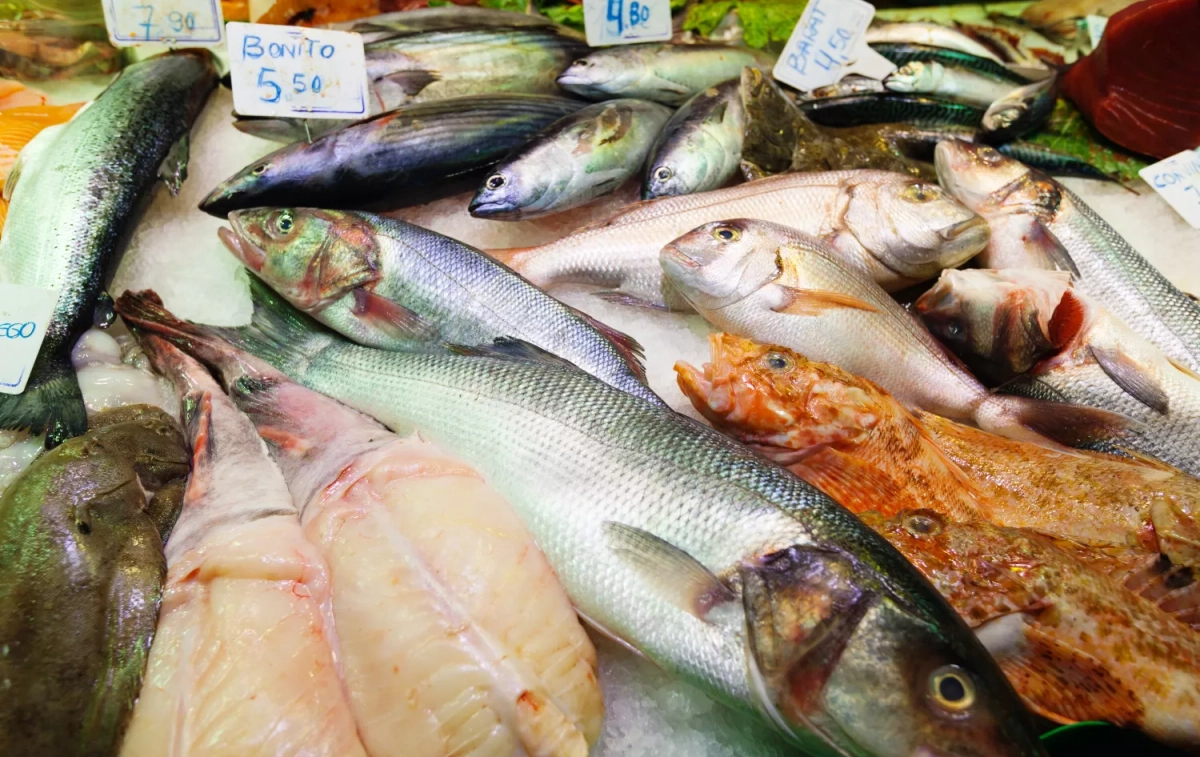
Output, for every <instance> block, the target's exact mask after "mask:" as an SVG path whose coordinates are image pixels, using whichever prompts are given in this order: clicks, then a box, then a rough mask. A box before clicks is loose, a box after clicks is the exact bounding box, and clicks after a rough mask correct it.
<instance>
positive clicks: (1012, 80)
mask: <svg viewBox="0 0 1200 757" xmlns="http://www.w3.org/2000/svg"><path fill="white" fill-rule="evenodd" d="M1023 81H1024V80H1023V79H1021V77H1019V76H1016V75H1015V74H1013V75H1010V76H1008V77H1004V78H1001V77H996V76H991V75H989V74H984V73H982V72H979V71H975V70H972V69H969V68H961V67H958V66H952V65H947V64H944V63H941V62H939V61H935V60H931V61H919V60H917V61H911V62H909V63H905V64H904V65H903V66H901V67H900V68H898V69H897V70H895V71H893V72H892V73H890V74H888V76H887V78H886V79H884V80H883V86H884V87H886V88H887V89H888V90H889V91H892V92H906V93H907V92H911V93H917V94H923V95H932V96H936V97H938V98H941V99H946V100H952V101H954V102H961V103H964V104H966V105H974V106H975V107H978V108H987V107H988V106H990V105H991V104H992V103H994V102H995V101H997V100H1000V99H1002V98H1005V97H1007V96H1008V95H1010V94H1011V93H1012V91H1013V89H1016V88H1018V87H1019V86H1020V85H1021V83H1023Z"/></svg>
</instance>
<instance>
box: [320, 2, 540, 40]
mask: <svg viewBox="0 0 1200 757" xmlns="http://www.w3.org/2000/svg"><path fill="white" fill-rule="evenodd" d="M523 26H555V24H554V22H553V21H551V20H550V19H548V18H546V17H545V16H543V15H541V14H538V13H516V12H513V11H505V10H499V9H496V8H485V7H482V6H477V5H457V4H454V5H449V6H430V7H427V8H412V9H409V10H403V11H394V12H391V13H380V14H377V15H374V16H364V17H362V18H357V19H353V20H350V21H341V22H336V23H331V24H329V28H330V29H338V30H340V31H346V32H354V33H356V34H361V35H362V37H363V42H364V43H370V42H376V41H378V40H379V39H382V38H384V37H396V36H402V35H406V34H409V35H412V34H420V33H422V32H432V31H445V30H448V29H472V28H477V27H523Z"/></svg>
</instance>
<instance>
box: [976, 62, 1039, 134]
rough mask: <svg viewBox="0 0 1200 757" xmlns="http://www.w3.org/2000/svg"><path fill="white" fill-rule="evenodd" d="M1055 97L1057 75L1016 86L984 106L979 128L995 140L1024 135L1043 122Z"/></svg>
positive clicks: (1035, 129) (1034, 129)
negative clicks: (984, 109) (985, 108)
mask: <svg viewBox="0 0 1200 757" xmlns="http://www.w3.org/2000/svg"><path fill="white" fill-rule="evenodd" d="M1057 101H1058V77H1057V76H1051V77H1049V78H1047V79H1045V80H1043V81H1038V82H1034V83H1032V84H1026V85H1025V86H1023V87H1018V88H1017V89H1015V90H1013V91H1012V92H1010V93H1008V94H1007V95H1004V96H1003V97H999V98H997V99H996V101H995V102H993V103H992V104H991V105H988V106H987V111H985V112H984V114H983V120H982V121H981V122H980V125H981V128H982V131H983V133H984V134H985V135H987V136H988V137H989V138H991V139H992V140H997V141H1003V140H1010V139H1015V138H1017V137H1023V136H1025V135H1026V134H1029V133H1031V132H1034V131H1037V130H1038V129H1040V128H1042V126H1044V125H1045V124H1046V121H1047V120H1048V119H1049V118H1050V114H1051V113H1053V112H1054V104H1055V103H1056V102H1057Z"/></svg>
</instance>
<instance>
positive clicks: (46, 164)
mask: <svg viewBox="0 0 1200 757" xmlns="http://www.w3.org/2000/svg"><path fill="white" fill-rule="evenodd" d="M216 84H217V74H216V70H215V69H214V68H213V63H212V56H210V55H209V54H208V52H206V51H204V50H185V51H181V52H176V53H166V54H164V55H159V56H156V57H153V58H150V59H147V60H144V61H142V62H140V63H135V64H134V65H132V66H130V67H128V68H126V69H125V70H124V71H123V72H122V73H121V75H120V76H118V77H117V79H116V81H114V82H113V83H112V84H111V85H109V87H108V89H106V90H104V92H102V93H101V94H100V96H99V97H98V98H97V99H96V101H95V102H94V103H93V104H92V105H91V106H89V107H88V108H86V109H85V110H83V111H81V112H80V113H79V114H78V115H77V116H75V118H73V119H72V120H71V121H69V122H68V123H66V124H63V125H62V126H60V127H54V131H53V132H51V130H50V129H47V130H46V131H45V132H43V133H42V134H41V135H39V137H38V139H37V140H36V142H35V144H36V145H37V147H36V149H35V150H34V151H32V152H31V153H29V152H27V153H26V154H25V155H24V156H23V157H22V158H21V160H20V161H19V164H18V165H17V166H16V167H15V168H14V169H13V173H12V174H11V175H10V176H9V177H8V181H7V182H6V183H5V186H4V196H5V197H8V198H11V203H12V204H11V205H10V206H9V211H8V221H7V222H6V223H5V226H4V236H3V237H2V238H0V282H4V283H9V284H22V285H25V286H30V287H38V288H41V289H50V290H54V291H56V292H58V304H57V305H55V308H54V313H53V316H52V317H51V320H50V323H49V326H48V328H47V329H46V338H45V341H43V342H42V347H41V351H40V352H39V353H38V358H37V361H36V362H35V363H34V365H33V369H32V373H31V374H30V376H29V383H28V384H27V385H26V387H25V391H24V393H22V394H18V395H12V394H0V428H4V429H25V428H31V429H33V430H34V431H36V432H39V433H40V432H41V431H43V430H44V431H45V432H46V443H47V445H49V446H54V445H55V444H58V443H59V442H62V441H63V440H64V439H68V438H70V437H72V436H76V435H78V434H81V433H83V432H84V430H85V429H86V428H87V417H86V415H85V412H84V407H83V397H82V396H81V395H80V392H79V384H78V382H77V381H76V380H75V373H74V371H73V370H72V369H71V355H70V353H71V348H72V347H73V346H74V344H75V340H77V339H78V338H79V337H80V336H81V335H82V334H83V332H84V331H86V330H87V329H88V327H89V326H91V325H92V317H93V312H94V310H95V306H96V298H97V296H99V294H100V290H101V288H102V286H103V284H104V276H105V274H106V272H107V266H108V263H109V261H110V259H111V258H112V256H113V255H114V253H116V252H117V250H118V249H119V248H120V246H121V244H122V242H123V238H124V235H125V234H126V233H127V232H128V231H129V230H130V226H131V223H132V221H133V220H134V218H135V217H136V215H137V212H138V209H139V204H140V202H141V200H142V199H143V198H145V197H146V195H147V193H148V192H149V190H150V188H151V186H152V185H153V183H154V181H155V179H156V178H157V177H158V176H159V174H160V171H162V170H163V169H166V170H165V172H164V174H169V175H166V176H165V177H166V178H167V180H168V181H169V182H175V188H176V189H177V188H178V182H181V181H182V180H183V177H184V176H185V175H186V165H187V151H186V149H184V150H173V149H172V148H173V147H174V146H176V144H177V143H180V141H181V140H184V139H185V138H186V137H187V133H188V130H189V129H190V128H191V125H192V121H194V120H195V118H196V116H197V114H199V112H200V108H201V107H202V106H203V105H204V101H205V99H206V98H207V97H208V93H209V92H211V91H212V89H213V87H215V86H216ZM183 144H184V147H186V142H184V143H183ZM31 146H32V145H31Z"/></svg>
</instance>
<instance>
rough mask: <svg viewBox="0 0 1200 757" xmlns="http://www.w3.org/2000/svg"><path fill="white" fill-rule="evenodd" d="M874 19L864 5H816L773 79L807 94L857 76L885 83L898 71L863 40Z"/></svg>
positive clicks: (838, 0) (841, 1) (846, 1)
mask: <svg viewBox="0 0 1200 757" xmlns="http://www.w3.org/2000/svg"><path fill="white" fill-rule="evenodd" d="M874 17H875V6H873V5H871V4H870V3H867V2H864V1H863V0H810V2H809V3H808V5H807V6H805V8H804V13H803V14H801V16H800V20H799V21H797V22H796V27H795V28H794V29H792V36H791V37H789V38H788V42H787V46H786V47H784V49H783V55H780V56H779V60H778V62H776V64H775V69H774V70H773V71H772V74H773V75H774V76H775V78H776V79H778V80H779V81H782V82H784V83H785V84H789V85H791V86H793V87H795V88H796V89H799V90H802V91H805V92H808V91H810V90H813V89H816V88H817V87H824V86H827V85H829V84H833V83H835V82H837V81H838V80H839V79H841V78H842V77H843V76H845V75H846V74H848V73H851V72H854V73H860V74H863V75H864V76H873V77H875V78H877V79H882V78H883V77H885V76H887V75H888V74H890V73H891V72H892V71H895V70H896V67H895V66H894V65H892V63H891V62H889V61H888V60H887V59H886V58H884V57H883V56H882V55H880V54H879V53H877V52H875V51H874V50H872V49H871V48H870V47H869V46H868V45H867V44H865V43H864V42H863V41H862V38H863V33H864V32H865V31H866V30H867V26H869V25H870V23H871V19H872V18H874Z"/></svg>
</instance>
